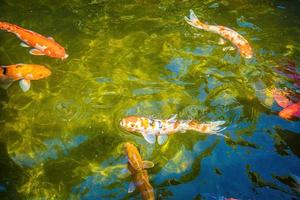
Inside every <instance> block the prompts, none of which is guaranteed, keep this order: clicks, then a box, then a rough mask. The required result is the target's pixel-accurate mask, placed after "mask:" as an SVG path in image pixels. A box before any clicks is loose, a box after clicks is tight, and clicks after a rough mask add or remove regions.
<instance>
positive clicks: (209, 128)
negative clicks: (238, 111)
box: [189, 121, 229, 138]
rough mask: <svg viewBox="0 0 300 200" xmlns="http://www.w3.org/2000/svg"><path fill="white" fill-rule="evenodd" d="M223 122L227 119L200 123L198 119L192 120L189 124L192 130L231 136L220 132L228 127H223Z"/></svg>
mask: <svg viewBox="0 0 300 200" xmlns="http://www.w3.org/2000/svg"><path fill="white" fill-rule="evenodd" d="M223 124H225V121H214V122H209V123H198V122H196V121H192V122H191V123H190V124H189V125H190V129H191V130H195V131H197V132H200V133H206V134H210V135H219V136H222V137H225V138H229V137H228V136H226V135H223V134H221V133H220V132H222V131H224V130H225V129H226V127H222V125H223Z"/></svg>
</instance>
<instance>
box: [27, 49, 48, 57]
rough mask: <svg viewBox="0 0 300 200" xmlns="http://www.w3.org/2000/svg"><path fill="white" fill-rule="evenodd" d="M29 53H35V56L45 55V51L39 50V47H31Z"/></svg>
mask: <svg viewBox="0 0 300 200" xmlns="http://www.w3.org/2000/svg"><path fill="white" fill-rule="evenodd" d="M29 53H30V54H31V55H35V56H43V55H45V54H44V53H43V52H41V51H40V50H38V49H31V50H30V51H29Z"/></svg>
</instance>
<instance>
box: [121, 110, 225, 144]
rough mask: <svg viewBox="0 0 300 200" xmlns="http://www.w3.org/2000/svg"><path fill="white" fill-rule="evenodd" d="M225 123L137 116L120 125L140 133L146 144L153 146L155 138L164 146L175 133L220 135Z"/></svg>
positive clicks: (128, 118)
mask: <svg viewBox="0 0 300 200" xmlns="http://www.w3.org/2000/svg"><path fill="white" fill-rule="evenodd" d="M224 123H225V121H215V122H208V123H200V122H198V121H196V120H176V115H174V116H173V117H172V118H170V119H166V120H160V119H150V118H146V117H139V116H128V117H125V118H124V119H122V120H121V122H120V125H121V127H123V128H124V129H125V130H127V131H129V132H138V133H141V134H142V135H143V136H144V138H145V139H146V141H147V142H149V143H151V144H154V143H155V140H156V136H157V142H158V144H160V145H162V144H164V143H165V142H166V141H167V139H168V135H170V134H172V133H176V132H185V131H197V132H200V133H206V134H211V135H212V134H215V135H221V136H223V137H226V138H228V137H227V136H225V135H223V134H220V133H219V132H221V131H223V130H224V129H225V128H221V127H220V126H221V125H223V124H224Z"/></svg>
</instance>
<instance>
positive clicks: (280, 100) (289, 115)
mask: <svg viewBox="0 0 300 200" xmlns="http://www.w3.org/2000/svg"><path fill="white" fill-rule="evenodd" d="M272 93H273V97H274V100H275V101H276V103H277V104H278V105H279V106H280V107H282V108H284V109H283V110H281V111H280V112H279V116H280V117H281V118H283V119H288V120H291V119H294V118H300V102H298V103H294V102H293V101H292V100H290V99H289V98H287V97H286V96H287V95H288V93H287V92H285V91H282V90H279V89H273V90H272Z"/></svg>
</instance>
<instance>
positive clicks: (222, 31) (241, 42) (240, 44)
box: [185, 10, 253, 59]
mask: <svg viewBox="0 0 300 200" xmlns="http://www.w3.org/2000/svg"><path fill="white" fill-rule="evenodd" d="M185 20H186V22H187V23H188V24H190V25H192V26H194V27H196V28H198V29H202V30H205V31H209V32H213V33H217V34H219V35H220V36H222V37H224V38H226V39H228V40H229V41H231V42H232V43H233V44H234V45H235V46H236V47H237V48H238V49H239V51H240V54H241V56H242V57H244V58H248V59H249V58H252V57H253V52H252V47H251V46H250V44H249V42H248V41H247V40H246V39H245V38H244V37H243V36H241V35H240V34H239V33H237V32H236V31H234V30H232V29H230V28H227V27H225V26H216V25H208V24H205V23H203V22H201V21H200V20H199V19H198V17H197V16H196V15H195V13H194V11H193V10H190V16H189V18H188V17H185Z"/></svg>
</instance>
